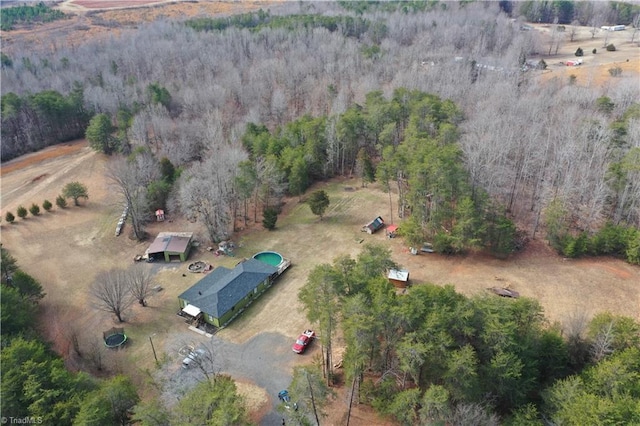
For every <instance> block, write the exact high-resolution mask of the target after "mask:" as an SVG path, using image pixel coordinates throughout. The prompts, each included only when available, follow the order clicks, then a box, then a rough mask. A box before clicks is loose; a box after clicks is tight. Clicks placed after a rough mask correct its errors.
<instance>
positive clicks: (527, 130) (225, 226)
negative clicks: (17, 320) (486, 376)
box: [2, 2, 640, 239]
mask: <svg viewBox="0 0 640 426" xmlns="http://www.w3.org/2000/svg"><path fill="white" fill-rule="evenodd" d="M501 3H502V2H501ZM527 4H528V3H527ZM441 6H442V5H441ZM441 6H437V7H431V8H428V7H426V8H423V9H424V10H413V11H412V12H411V13H407V11H403V10H402V9H400V10H396V11H383V10H381V9H375V8H371V9H365V10H364V11H362V13H361V14H360V15H358V16H359V19H361V21H358V22H359V24H358V25H359V26H358V28H357V31H356V30H354V28H350V27H349V26H348V25H346V24H344V23H342V24H340V23H339V24H338V25H336V26H335V27H331V26H328V25H325V26H322V25H307V24H305V25H297V26H296V25H295V24H291V25H281V26H279V27H278V26H263V27H260V28H247V27H242V26H229V27H227V28H226V29H223V30H215V29H213V30H194V29H193V28H191V27H190V26H189V25H185V23H183V22H175V21H159V22H155V23H152V24H147V25H143V26H141V27H140V28H139V29H138V30H136V31H125V32H123V33H122V35H120V36H116V35H113V36H112V37H109V38H103V39H95V40H90V41H87V42H86V43H85V44H83V45H74V46H69V47H64V46H63V45H62V44H61V43H57V42H55V40H52V42H51V44H50V45H49V46H44V47H43V48H42V50H35V49H28V50H27V49H21V46H20V45H18V44H14V45H9V46H6V48H4V49H3V50H4V52H6V54H7V55H8V57H10V60H11V65H10V66H3V68H2V81H3V85H2V93H3V98H2V100H3V102H2V111H3V117H2V121H3V126H2V129H3V130H2V132H3V135H2V136H3V152H2V155H3V160H4V159H6V158H10V157H11V156H13V155H16V154H20V153H23V152H26V151H29V150H34V149H37V148H39V147H41V146H42V143H41V142H40V140H39V139H38V138H37V137H35V136H33V135H37V134H45V133H47V132H48V131H50V129H51V125H50V124H48V123H49V121H46V120H38V118H39V117H46V113H49V114H50V115H51V114H53V113H51V112H50V111H52V109H51V108H53V111H54V112H55V111H57V110H56V108H62V110H64V108H63V106H64V105H66V104H64V102H62V101H60V102H58V103H57V104H56V103H52V104H53V105H54V107H51V108H50V109H48V110H47V109H46V108H45V107H38V105H39V104H37V103H34V102H33V101H32V100H30V99H32V98H33V97H34V96H39V95H38V94H40V93H43V92H45V91H50V92H48V93H58V94H60V96H59V97H57V98H55V99H62V100H64V99H65V97H66V99H70V100H74V101H76V105H75V106H74V107H75V108H76V109H78V110H81V112H82V114H83V115H82V119H83V120H85V121H84V122H85V123H86V120H87V118H86V116H85V115H84V114H85V112H86V111H90V112H91V113H106V114H108V115H109V116H110V117H112V119H113V121H114V124H115V125H116V126H117V127H118V128H119V129H121V132H122V134H123V140H125V141H126V144H128V145H130V146H129V149H131V150H135V149H136V148H138V147H145V148H148V149H149V152H152V153H153V154H154V155H155V157H156V158H158V159H160V158H163V157H166V158H167V159H169V160H170V161H171V162H172V163H173V164H175V165H176V166H179V167H182V168H183V169H184V170H185V172H184V173H183V174H182V177H181V179H180V181H179V182H178V185H177V186H176V187H177V188H178V189H177V190H176V191H174V195H173V201H172V202H171V203H169V204H170V205H171V206H174V207H175V208H178V207H181V208H182V209H183V212H184V213H188V214H189V215H196V214H197V215H199V219H200V220H204V221H205V223H207V226H208V227H209V225H211V229H209V234H210V237H211V238H212V239H218V238H222V237H223V236H224V235H225V233H226V232H228V231H229V230H230V228H229V223H230V222H231V218H230V217H231V215H232V214H235V213H237V210H238V208H239V207H238V206H240V205H242V202H243V200H244V201H246V200H247V199H249V200H250V199H251V198H249V195H248V194H247V195H245V196H243V195H241V193H240V191H239V189H238V186H237V178H238V176H236V175H235V173H236V168H235V165H237V164H240V163H241V162H242V161H244V160H246V157H245V154H244V153H243V152H241V151H242V145H241V138H242V137H243V135H244V134H245V132H246V130H247V125H248V124H249V123H259V124H261V125H262V124H264V125H265V126H266V128H267V129H269V131H271V132H279V131H280V130H278V129H284V128H285V126H287V124H288V123H290V122H292V121H293V120H296V119H299V118H300V117H301V116H303V115H305V114H308V115H309V116H310V117H321V116H325V117H327V120H326V123H325V125H324V126H323V127H322V129H321V130H322V134H321V135H319V134H316V135H315V136H316V137H321V138H322V139H323V140H325V141H326V144H327V149H326V151H325V152H323V153H322V157H321V158H320V157H314V158H312V157H313V155H314V153H313V152H311V153H306V154H305V155H306V157H305V158H308V159H310V160H312V161H311V162H313V161H315V162H318V161H320V164H319V170H321V171H322V173H320V174H321V175H322V174H323V173H324V172H326V170H328V169H331V170H334V171H336V172H339V173H343V174H345V173H346V174H349V173H353V172H354V166H355V164H354V163H355V156H356V155H357V152H358V150H359V148H360V147H362V145H363V144H367V145H369V146H372V151H371V152H370V153H369V154H371V155H372V158H374V160H379V159H380V158H381V156H382V152H381V151H380V150H379V148H378V149H377V148H376V144H377V143H378V141H377V140H376V141H371V140H368V139H367V138H370V137H371V135H375V137H378V136H379V135H383V136H384V137H387V138H389V140H395V143H397V142H399V141H398V140H397V138H398V136H399V134H400V133H398V132H400V131H401V130H402V129H396V130H395V132H396V133H395V134H394V130H393V129H373V130H371V131H369V132H368V133H352V134H349V129H350V127H349V125H350V124H353V122H350V121H349V117H348V116H347V117H346V118H345V117H344V116H343V115H342V114H344V113H347V112H349V110H350V108H353V107H354V105H355V104H356V103H358V104H360V105H364V104H365V102H366V97H367V94H369V93H371V92H374V91H381V93H382V94H383V95H384V97H386V98H388V97H390V96H391V95H392V93H393V92H394V90H396V89H398V88H406V89H408V90H419V91H421V92H424V93H432V94H435V95H437V96H439V97H440V98H441V99H450V100H452V101H453V102H454V103H455V104H456V105H457V107H458V108H459V109H460V110H461V111H462V115H463V120H461V122H460V123H459V129H458V133H459V144H460V147H461V151H462V158H463V161H464V164H465V167H466V170H467V172H468V173H469V176H470V184H471V186H472V188H473V187H477V188H481V189H483V190H485V191H486V192H487V193H488V194H489V195H490V196H491V197H492V198H493V199H494V200H495V201H497V202H498V203H500V204H501V205H504V206H505V208H506V211H507V212H508V214H509V215H510V217H512V218H513V219H514V221H515V222H516V223H517V224H518V225H519V226H520V227H521V228H523V229H525V230H526V232H527V233H528V234H529V235H531V236H535V235H536V233H537V232H539V231H540V228H541V226H542V225H543V224H544V223H545V222H544V214H545V209H546V208H547V206H548V205H550V203H551V202H552V201H553V200H556V199H561V200H562V201H563V203H564V205H565V206H567V207H568V209H569V211H568V217H569V218H568V219H567V220H568V222H569V223H570V224H571V227H572V228H573V229H575V230H576V231H587V232H592V231H595V230H597V229H598V228H599V227H601V226H602V224H603V223H604V222H606V221H612V222H614V223H628V224H630V225H633V226H636V227H637V226H638V225H640V184H638V182H640V170H639V169H640V167H638V162H637V159H638V151H639V150H640V145H639V144H640V112H639V107H638V104H637V100H638V99H640V90H639V88H638V86H637V82H636V81H634V80H633V79H632V78H624V77H623V78H617V79H615V81H612V82H611V83H610V84H606V85H604V86H598V87H596V86H595V85H593V86H592V85H589V84H588V82H579V83H580V84H572V82H571V81H570V80H568V79H567V80H566V81H562V80H560V79H555V80H552V81H550V82H545V83H542V82H541V81H540V80H539V79H537V78H536V77H535V73H534V72H533V71H528V72H523V71H522V70H521V64H522V61H523V59H526V58H530V57H534V56H536V55H538V54H542V53H547V52H546V50H547V47H548V42H547V41H546V40H544V39H542V38H541V37H542V35H541V34H540V33H538V32H535V31H522V30H521V23H522V18H518V16H519V11H518V10H515V9H514V10H512V15H511V16H508V15H507V14H505V13H504V11H503V10H501V9H500V5H499V4H498V2H486V3H470V4H466V3H465V4H456V3H446V7H441ZM512 6H513V5H512ZM521 8H522V12H523V13H525V12H526V13H529V12H530V11H527V10H526V9H525V5H521ZM587 12H589V11H586V10H583V8H582V7H581V8H579V9H576V10H574V11H573V12H572V13H573V14H574V15H576V16H574V17H575V19H578V20H580V19H582V20H584V19H587V18H585V17H580V16H577V15H578V14H588V13H587ZM269 13H270V14H272V15H273V16H276V15H287V14H322V15H325V16H327V17H331V16H338V15H344V14H351V15H352V16H355V15H354V12H352V11H345V9H343V8H341V6H340V5H339V4H336V3H325V2H313V3H303V2H300V3H288V4H285V5H282V6H279V7H277V8H272V9H271V10H270V12H269ZM531 13H533V12H531ZM536 13H537V12H536ZM563 13H564V12H563ZM589 13H591V14H589V16H590V17H591V21H593V20H594V19H595V16H596V15H597V14H596V11H591V12H589ZM585 16H586V15H585ZM597 16H600V17H601V18H602V20H604V19H605V18H606V16H605V15H603V14H600V15H597ZM263 17H264V12H263ZM341 22H342V21H341ZM345 22H346V21H345ZM349 22H351V21H349ZM353 22H355V21H353ZM603 22H604V21H603ZM354 25H355V24H354ZM4 52H3V53H4ZM478 63H482V64H486V65H488V66H487V67H486V68H481V69H480V70H478V68H477V67H475V64H478ZM612 80H613V79H612ZM80 95H81V96H82V100H83V103H84V104H83V106H82V108H80V107H78V106H77V99H79V96H80ZM159 96H161V97H162V99H158V97H159ZM603 99H604V100H606V105H607V108H602V107H601V106H602V105H603V103H602V102H601V101H602V100H603ZM61 102H62V103H61ZM68 102H71V101H68ZM34 105H35V106H34ZM60 105H62V106H60ZM38 108H40V109H38ZM64 111H66V110H64ZM123 112H126V114H124V115H125V116H126V115H127V114H129V116H130V119H129V120H120V118H121V117H122V116H123ZM41 114H45V115H41ZM52 116H55V114H53V115H52ZM338 117H340V118H338ZM119 121H120V122H119ZM11 123H15V124H11ZM76 123H79V121H76V122H69V124H72V125H73V126H77V124H76ZM73 129H75V127H74V128H73ZM73 129H72V130H70V131H74V130H73ZM319 131H320V130H319ZM10 132H12V133H10ZM58 132H60V133H61V135H62V137H66V136H65V135H67V134H69V133H68V132H67V131H66V130H65V129H62V130H59V131H58ZM65 132H67V133H65ZM345 135H350V137H351V139H348V138H346V136H345ZM5 141H11V143H6V144H5ZM376 149H377V150H376ZM309 156H311V157H309ZM252 160H255V161H262V163H261V164H263V165H267V164H269V163H268V161H266V159H265V157H262V158H253V159H252ZM221 161H222V162H224V164H220V162H221ZM290 167H291V168H293V165H290ZM296 167H298V168H299V169H300V168H301V167H302V164H297V165H296ZM326 175H327V174H326V173H324V176H326ZM329 175H330V174H329ZM203 176H206V179H204V178H203ZM324 176H319V177H324ZM234 179H236V182H235V183H236V184H234ZM209 181H211V182H212V183H215V185H210V186H207V188H206V191H207V192H206V193H205V192H203V193H202V194H201V196H199V195H197V194H200V192H199V190H198V188H196V187H195V186H197V185H200V186H204V185H203V183H204V182H209ZM296 185H298V184H297V183H295V184H294V185H293V186H292V184H291V182H288V187H289V190H290V191H291V189H292V187H293V188H295V187H296ZM256 191H257V190H256ZM214 192H215V193H214ZM293 192H294V193H295V191H293ZM252 194H254V195H257V192H254V193H252ZM199 197H200V198H202V197H204V198H205V199H208V200H209V201H208V202H209V203H211V202H213V203H214V204H215V205H216V208H215V209H212V208H211V206H209V207H207V206H206V205H204V204H202V202H201V200H199ZM212 197H213V198H212ZM243 197H244V198H243ZM211 200H213V201H211ZM208 211H210V212H212V213H207V212H208ZM211 214H214V216H211ZM245 217H246V214H245Z"/></svg>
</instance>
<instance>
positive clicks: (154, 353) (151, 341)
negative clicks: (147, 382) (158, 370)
mask: <svg viewBox="0 0 640 426" xmlns="http://www.w3.org/2000/svg"><path fill="white" fill-rule="evenodd" d="M151 336H155V333H154V334H150V335H149V343H151V350H152V351H153V358H155V360H156V365H158V356H157V355H156V348H155V347H154V346H153V340H151Z"/></svg>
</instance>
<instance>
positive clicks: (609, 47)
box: [576, 43, 616, 56]
mask: <svg viewBox="0 0 640 426" xmlns="http://www.w3.org/2000/svg"><path fill="white" fill-rule="evenodd" d="M605 49H607V52H615V51H616V46H615V45H614V44H613V43H610V44H607V46H606V47H605ZM597 52H598V49H596V48H594V49H593V50H592V51H591V53H593V54H594V55H595V54H596V53H597ZM576 56H584V50H582V47H578V49H576Z"/></svg>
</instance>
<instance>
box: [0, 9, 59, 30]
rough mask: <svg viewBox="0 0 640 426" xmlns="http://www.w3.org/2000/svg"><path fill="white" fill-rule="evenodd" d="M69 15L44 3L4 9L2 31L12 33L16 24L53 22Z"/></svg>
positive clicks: (0, 27) (0, 25)
mask: <svg viewBox="0 0 640 426" xmlns="http://www.w3.org/2000/svg"><path fill="white" fill-rule="evenodd" d="M66 17H67V15H65V14H64V13H63V12H61V11H59V10H57V9H52V8H50V7H49V6H47V5H46V4H44V3H43V2H39V3H37V4H36V5H35V6H28V5H21V6H13V7H3V8H2V24H0V29H1V30H2V31H11V30H13V29H14V27H15V25H16V24H30V23H33V22H51V21H56V20H58V19H64V18H66Z"/></svg>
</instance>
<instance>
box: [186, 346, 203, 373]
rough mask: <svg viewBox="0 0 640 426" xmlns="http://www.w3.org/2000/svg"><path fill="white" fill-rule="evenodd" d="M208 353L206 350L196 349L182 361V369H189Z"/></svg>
mask: <svg viewBox="0 0 640 426" xmlns="http://www.w3.org/2000/svg"><path fill="white" fill-rule="evenodd" d="M205 353H206V351H205V350H204V349H196V350H193V351H191V352H189V355H187V356H186V357H185V359H183V360H182V368H189V367H190V366H191V365H192V364H193V363H195V362H196V360H198V359H200V358H202V356H203V355H204V354H205Z"/></svg>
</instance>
